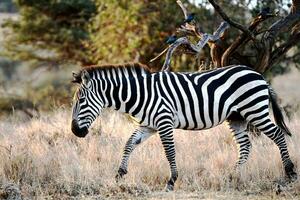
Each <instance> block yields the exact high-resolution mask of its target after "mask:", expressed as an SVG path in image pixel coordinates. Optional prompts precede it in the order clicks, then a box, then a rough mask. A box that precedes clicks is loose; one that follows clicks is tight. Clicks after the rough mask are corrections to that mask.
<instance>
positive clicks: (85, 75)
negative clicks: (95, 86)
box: [81, 70, 91, 86]
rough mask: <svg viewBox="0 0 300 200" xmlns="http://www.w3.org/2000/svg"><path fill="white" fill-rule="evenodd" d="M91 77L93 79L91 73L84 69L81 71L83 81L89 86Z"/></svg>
mask: <svg viewBox="0 0 300 200" xmlns="http://www.w3.org/2000/svg"><path fill="white" fill-rule="evenodd" d="M90 79H91V77H90V74H89V73H88V72H87V71H86V70H82V73H81V80H82V83H83V84H84V85H85V86H89V82H90Z"/></svg>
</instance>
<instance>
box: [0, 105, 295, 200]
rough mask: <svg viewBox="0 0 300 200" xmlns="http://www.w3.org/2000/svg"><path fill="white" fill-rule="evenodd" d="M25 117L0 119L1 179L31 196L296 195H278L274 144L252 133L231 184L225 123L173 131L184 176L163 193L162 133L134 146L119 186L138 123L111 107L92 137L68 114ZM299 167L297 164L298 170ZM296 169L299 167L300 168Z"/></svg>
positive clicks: (231, 148) (291, 142) (232, 149)
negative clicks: (74, 126)
mask: <svg viewBox="0 0 300 200" xmlns="http://www.w3.org/2000/svg"><path fill="white" fill-rule="evenodd" d="M67 110H68V111H66V110H64V109H60V110H58V111H57V112H55V113H53V114H44V116H43V117H41V118H38V119H33V120H31V121H28V122H22V121H19V120H16V119H14V118H13V117H12V118H10V119H4V120H2V121H1V122H0V145H1V146H0V157H1V161H0V184H1V186H4V185H5V184H7V183H15V184H17V185H19V186H20V188H21V192H22V195H23V197H24V198H27V199H70V198H71V199H72V198H73V199H105V198H120V199H123V198H131V199H132V198H135V197H137V198H139V199H143V198H149V199H199V198H201V199H240V198H246V199H271V198H273V199H274V198H279V197H280V198H282V197H284V198H286V199H291V198H295V199H297V198H299V197H300V196H299V195H300V184H299V182H296V183H294V184H292V185H290V187H289V188H286V190H285V191H284V192H283V193H282V194H281V195H279V196H276V195H275V193H274V191H273V189H274V185H275V184H274V181H276V180H278V179H279V178H280V177H282V176H283V170H282V165H281V161H280V156H279V151H278V149H277V147H276V146H275V145H274V144H273V143H272V142H271V141H270V140H269V139H267V138H266V137H265V136H261V137H258V138H252V143H253V151H252V153H251V157H250V160H249V162H248V163H247V164H246V165H245V166H244V167H243V169H242V172H241V177H240V179H236V180H235V181H230V180H229V177H230V174H231V172H232V169H233V166H234V163H235V161H236V158H237V153H236V146H235V143H234V142H233V141H232V139H231V134H230V132H229V130H228V128H227V127H226V125H221V126H219V127H217V128H214V129H210V130H207V131H194V132H192V131H182V130H177V131H175V141H176V149H177V164H178V170H179V180H178V181H177V183H176V187H175V189H176V192H171V193H165V192H161V191H162V190H163V188H164V185H165V183H166V180H167V178H168V176H169V167H168V163H167V161H166V158H165V155H164V153H163V148H162V145H161V143H160V141H159V137H158V135H155V136H153V137H152V138H150V139H149V140H148V141H146V142H145V143H144V144H142V145H141V146H140V147H138V148H137V149H136V151H135V152H134V153H133V154H132V157H131V159H130V164H129V173H128V175H126V178H125V180H123V181H122V182H121V183H118V184H116V183H115V180H114V177H115V173H116V171H117V169H118V166H119V162H120V160H121V155H122V151H123V146H124V145H125V142H126V140H127V138H129V136H130V133H131V132H132V131H133V130H134V128H135V125H134V124H132V123H131V122H128V120H127V118H126V117H124V116H122V115H119V114H116V113H115V112H109V111H108V112H106V113H104V116H103V117H102V118H101V120H98V121H96V122H95V124H94V125H93V127H92V128H91V130H90V133H89V135H88V136H87V137H86V138H84V139H80V138H76V137H75V136H74V135H73V134H72V133H71V131H70V112H69V109H67ZM299 122H300V121H297V120H294V121H293V122H292V123H291V124H289V125H290V129H291V130H292V132H293V133H294V136H293V137H292V138H289V139H288V146H289V149H290V154H291V156H292V159H293V160H294V161H295V163H296V165H298V166H299V162H300V151H299V144H300V134H299V131H300V123H299ZM298 168H299V167H298ZM298 174H299V170H298Z"/></svg>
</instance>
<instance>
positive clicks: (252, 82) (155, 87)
mask: <svg viewBox="0 0 300 200" xmlns="http://www.w3.org/2000/svg"><path fill="white" fill-rule="evenodd" d="M73 82H75V83H79V84H80V87H79V88H78V90H77V92H76V93H75V97H74V102H73V113H72V124H71V129H72V132H73V133H74V134H75V135H76V136H78V137H85V136H86V135H87V133H88V128H89V127H90V125H91V124H92V123H93V121H94V120H95V119H96V117H97V116H99V115H100V113H101V111H102V109H103V108H106V107H111V108H114V109H115V110H118V111H120V112H122V113H128V114H130V115H131V116H133V117H134V118H135V119H137V120H138V122H139V124H140V126H139V128H137V129H136V130H135V131H134V133H133V134H132V135H131V137H130V138H129V140H128V141H127V143H126V145H125V148H124V153H123V157H122V161H121V165H120V167H119V170H118V174H117V176H116V178H117V179H119V178H121V177H123V176H124V175H125V174H126V173H127V166H128V159H129V156H130V154H131V153H132V151H133V150H134V148H135V147H136V146H137V145H139V144H141V143H142V142H143V141H145V140H146V139H148V138H149V137H150V136H152V135H154V134H155V133H157V132H158V134H159V136H160V139H161V142H162V144H163V147H164V150H165V154H166V157H167V159H168V162H169V164H170V171H171V176H170V179H169V181H168V183H167V186H166V189H167V190H173V188H174V183H175V181H176V179H177V176H178V173H177V167H176V162H175V146H174V138H173V129H186V130H202V129H209V128H212V127H214V126H217V125H219V124H221V123H222V122H224V121H225V120H227V121H228V122H229V125H230V127H231V129H232V130H233V133H234V134H233V135H234V139H235V141H236V143H237V145H238V147H239V159H238V161H237V163H236V167H237V168H239V166H241V165H242V164H243V163H245V162H246V161H247V159H248V157H249V153H250V150H251V142H250V140H249V134H248V132H247V125H248V124H252V125H254V126H255V127H256V128H257V129H258V130H260V131H261V132H262V133H264V134H265V135H266V136H268V137H269V138H270V139H271V140H273V141H274V142H275V144H276V145H277V146H278V148H279V150H280V155H281V158H282V163H283V166H284V169H285V173H286V176H287V177H288V178H290V179H296V178H297V174H296V173H295V172H294V169H293V168H294V164H293V163H292V161H291V159H290V156H289V153H288V149H287V145H286V141H285V135H284V133H285V134H288V135H291V133H290V131H289V130H288V128H287V127H286V125H285V123H284V121H283V116H282V113H281V110H280V108H279V106H278V104H277V102H276V96H275V93H274V91H273V90H272V89H271V88H270V86H269V85H268V84H267V82H266V81H265V80H264V78H263V77H262V76H261V75H260V74H259V73H257V72H255V71H253V70H252V69H251V68H248V67H245V66H241V65H235V66H228V67H225V68H220V69H216V70H211V71H207V72H202V73H200V72H195V73H180V72H178V73H176V72H167V71H164V72H155V73H151V72H150V71H149V70H148V69H147V67H146V66H144V65H142V64H139V63H131V64H125V65H115V66H113V65H106V66H98V67H97V66H94V67H87V68H84V69H82V70H81V71H80V72H79V73H78V74H76V73H73ZM270 102H271V104H272V107H273V114H274V118H275V121H276V124H277V125H276V124H275V123H273V122H272V121H271V119H270V116H269V110H270V107H269V103H270Z"/></svg>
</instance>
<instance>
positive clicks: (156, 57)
mask: <svg viewBox="0 0 300 200" xmlns="http://www.w3.org/2000/svg"><path fill="white" fill-rule="evenodd" d="M168 49H169V46H168V47H167V48H165V49H164V50H163V51H162V52H160V53H159V54H158V55H157V56H155V58H152V59H151V60H150V61H149V62H153V61H155V60H157V59H158V58H159V57H161V56H162V55H164V53H166V52H167V51H168Z"/></svg>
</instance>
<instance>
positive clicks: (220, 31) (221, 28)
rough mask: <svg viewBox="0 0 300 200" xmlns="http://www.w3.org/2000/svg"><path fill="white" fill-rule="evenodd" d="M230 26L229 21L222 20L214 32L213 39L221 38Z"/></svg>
mask: <svg viewBox="0 0 300 200" xmlns="http://www.w3.org/2000/svg"><path fill="white" fill-rule="evenodd" d="M228 28H229V24H228V23H227V22H222V23H221V24H220V26H219V27H218V28H217V30H216V31H215V32H214V33H213V35H212V38H211V40H212V41H217V40H219V39H220V38H221V37H222V35H223V33H224V32H225V31H226V29H228Z"/></svg>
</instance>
